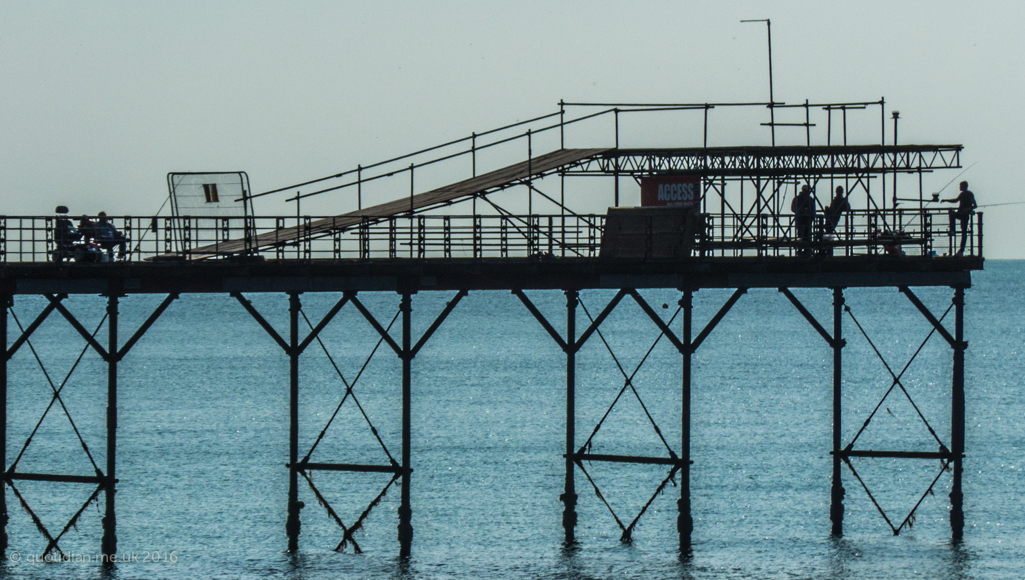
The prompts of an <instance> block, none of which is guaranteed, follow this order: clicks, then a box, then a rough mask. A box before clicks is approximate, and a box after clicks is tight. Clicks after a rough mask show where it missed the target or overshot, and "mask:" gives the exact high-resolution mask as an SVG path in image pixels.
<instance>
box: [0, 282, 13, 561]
mask: <svg viewBox="0 0 1025 580" xmlns="http://www.w3.org/2000/svg"><path fill="white" fill-rule="evenodd" d="M10 305H11V297H10V296H6V295H0V308H3V314H0V338H2V339H3V342H0V346H3V350H2V351H0V467H2V468H3V470H4V471H7V308H8V307H9V306H10ZM6 559H7V484H6V483H4V482H3V481H0V560H6Z"/></svg>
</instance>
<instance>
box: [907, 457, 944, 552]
mask: <svg viewBox="0 0 1025 580" xmlns="http://www.w3.org/2000/svg"><path fill="white" fill-rule="evenodd" d="M948 465H950V460H949V459H948V460H946V461H944V462H943V467H941V468H940V472H939V473H937V474H936V477H934V478H933V479H932V483H930V484H929V489H927V490H925V493H923V494H922V497H920V498H918V502H917V503H916V504H915V507H913V508H911V511H910V512H909V513H908V517H906V518H904V521H903V522H901V523H900V526H899V527H898V528H897V533H898V534H899V533H900V531H901V530H902V529H904V525H905V524H907V526H908V529H909V530H910V529H911V528H913V527H915V511H916V510H918V506H920V505H922V502H923V501H925V496H927V495H932V488H933V486H935V485H936V482H937V481H939V479H940V476H941V475H943V473H944V472H946V471H947V466H948Z"/></svg>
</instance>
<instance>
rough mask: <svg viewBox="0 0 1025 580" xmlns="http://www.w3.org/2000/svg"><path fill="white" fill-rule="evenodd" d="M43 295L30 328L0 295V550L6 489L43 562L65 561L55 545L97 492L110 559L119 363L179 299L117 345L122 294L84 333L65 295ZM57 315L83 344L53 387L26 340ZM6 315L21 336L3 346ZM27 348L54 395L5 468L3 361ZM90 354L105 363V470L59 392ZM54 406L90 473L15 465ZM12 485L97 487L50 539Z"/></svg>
mask: <svg viewBox="0 0 1025 580" xmlns="http://www.w3.org/2000/svg"><path fill="white" fill-rule="evenodd" d="M44 297H45V298H46V299H47V301H48V303H47V305H46V306H45V307H44V308H43V309H42V311H40V313H39V314H38V315H37V316H36V317H35V319H34V320H33V321H32V322H31V323H30V324H29V325H28V326H23V325H22V323H21V321H20V320H19V319H18V316H17V314H16V313H15V311H14V304H13V300H12V299H11V298H10V297H3V303H4V307H5V312H4V315H3V316H0V334H2V335H3V337H4V345H5V349H4V352H3V356H2V357H0V361H2V368H0V375H2V379H0V380H2V383H0V410H2V416H0V454H2V455H0V459H2V460H3V464H4V474H3V479H4V486H0V509H2V511H0V552H2V553H6V549H7V546H8V536H7V523H8V514H7V504H6V498H5V489H6V486H9V487H10V488H11V491H12V492H13V493H14V495H15V497H16V498H17V499H18V502H19V504H20V505H21V507H22V509H23V510H25V512H26V513H27V514H28V515H29V517H30V518H31V520H32V522H33V524H34V525H35V527H36V529H37V530H38V531H39V533H40V534H41V535H42V536H43V537H44V538H45V539H46V541H47V544H46V548H45V550H44V551H43V554H42V556H41V557H42V558H48V557H51V558H52V557H53V556H52V554H56V557H58V558H61V559H63V558H65V555H64V552H63V551H62V550H61V548H60V545H59V542H60V540H61V538H63V537H64V535H65V534H66V533H67V532H68V531H69V530H70V529H71V528H73V527H76V525H77V523H78V519H79V517H80V516H81V515H82V513H83V512H84V511H85V509H86V508H87V507H88V506H89V505H91V504H92V503H93V502H94V501H97V500H98V498H99V496H100V492H104V503H105V513H104V517H103V520H102V524H103V538H102V541H101V549H102V552H103V554H104V555H105V556H108V557H110V556H113V555H114V554H116V552H117V530H116V511H115V502H114V498H115V487H116V484H117V482H118V480H117V478H116V477H115V468H116V461H115V458H116V449H117V439H116V435H117V365H118V363H119V362H120V361H121V360H122V359H124V358H125V356H126V355H127V354H128V352H129V351H130V350H131V349H132V347H133V346H135V344H136V343H137V342H138V341H139V339H140V338H142V336H143V335H144V334H145V333H146V331H147V330H149V328H150V326H152V325H153V323H154V322H156V321H157V319H158V318H159V317H160V315H161V314H163V312H164V311H165V310H166V309H167V307H168V306H170V305H171V303H172V302H173V301H174V300H175V299H177V298H178V294H170V295H168V296H167V297H166V298H165V299H164V300H163V302H161V303H160V305H159V306H158V307H157V308H156V309H155V310H154V311H153V312H152V313H151V314H150V316H149V317H148V318H147V319H146V320H145V321H144V322H143V323H142V325H141V326H140V327H139V328H138V329H137V330H136V331H135V333H134V334H133V335H132V336H131V338H129V339H128V341H127V342H125V343H124V344H123V345H121V346H120V347H119V346H118V299H119V297H120V294H118V293H115V292H111V293H109V294H107V309H106V314H105V315H104V316H103V318H102V319H101V320H100V322H99V323H98V324H97V326H96V328H95V330H93V331H92V332H90V331H89V330H88V329H86V328H85V327H84V326H83V325H82V323H81V322H79V321H78V319H77V318H75V316H74V315H73V314H72V313H71V312H70V311H69V310H68V309H67V307H66V306H65V305H64V304H63V301H64V299H65V298H66V297H67V296H66V295H65V294H57V295H54V294H46V295H44ZM55 311H56V312H58V313H60V315H61V316H62V317H64V318H65V320H67V322H68V323H69V324H70V325H71V327H72V328H74V329H75V331H76V332H78V333H79V334H80V335H81V337H82V338H83V339H84V340H85V343H86V344H85V346H84V347H83V348H82V350H81V352H79V354H78V357H77V358H76V359H75V362H74V363H73V364H72V366H71V368H70V370H68V372H67V373H66V374H65V376H64V378H63V380H61V381H60V383H59V384H58V383H56V382H55V381H54V379H53V378H52V377H51V373H50V372H49V371H48V370H47V368H46V365H45V364H44V362H43V360H42V358H41V357H40V355H39V353H38V351H37V350H36V349H35V347H34V346H33V345H32V342H31V340H30V337H31V336H32V334H33V333H34V332H35V331H36V330H37V329H38V328H39V326H40V325H41V324H42V323H43V322H44V321H45V320H46V319H47V318H48V317H49V316H50V315H51V314H52V313H53V312H55ZM8 315H9V316H10V318H11V319H12V320H13V321H14V323H15V325H16V326H17V327H18V331H19V332H20V334H19V336H18V337H17V338H16V339H15V341H14V342H13V343H12V344H11V346H9V347H7V346H6V344H7V338H6V337H7V331H8ZM104 323H106V325H107V331H108V343H107V347H106V348H104V346H103V345H101V344H100V343H99V342H98V341H97V340H96V335H97V334H98V333H99V332H100V329H101V328H102V327H103V325H104ZM22 346H27V347H28V349H29V351H30V352H31V353H32V356H33V358H35V360H36V363H37V364H38V366H39V369H40V372H41V373H42V374H43V377H44V378H45V379H46V382H47V384H48V385H49V386H50V390H51V391H52V396H51V398H50V403H49V404H48V405H47V406H46V409H45V410H44V411H43V413H42V415H41V416H40V417H39V420H38V421H37V422H36V424H35V427H34V428H33V429H32V431H31V432H30V433H29V436H28V438H27V439H26V440H25V442H24V444H22V446H21V449H20V450H19V452H18V455H17V457H15V459H14V461H13V462H12V463H11V464H10V465H7V459H6V451H5V449H6V442H7V362H8V361H9V360H10V359H11V358H12V357H13V356H14V354H15V353H16V352H17V351H18V350H19V349H20V348H21V347H22ZM90 348H91V349H92V350H94V351H95V352H96V353H97V354H98V355H99V356H100V358H101V359H103V361H104V362H106V363H107V417H106V419H107V438H106V460H107V461H106V466H105V467H106V469H105V470H104V469H101V467H100V465H99V464H98V463H97V462H96V460H95V459H94V458H93V455H92V452H91V451H90V450H89V445H88V444H87V443H86V441H85V439H84V438H83V436H82V434H81V432H80V431H79V430H78V427H77V426H76V424H75V421H74V419H73V418H72V417H71V412H70V411H69V410H68V408H67V406H66V405H65V404H64V400H63V399H62V398H61V393H62V392H63V391H64V389H65V387H66V386H67V385H68V381H69V380H70V379H71V376H72V375H73V374H74V372H75V370H76V369H77V368H78V366H79V363H80V362H81V361H82V358H83V357H84V356H85V354H86V353H87V352H88V351H89V349H90ZM54 406H59V407H60V409H61V411H62V412H63V415H64V417H65V418H66V419H67V420H68V423H69V425H70V426H71V429H72V431H73V432H74V434H75V437H76V438H77V439H78V443H79V445H80V447H81V448H82V452H83V453H84V454H85V456H86V457H87V458H88V460H89V463H90V464H91V465H92V467H93V472H94V474H93V475H68V474H55V473H24V472H19V471H18V470H17V468H18V463H19V462H20V461H21V459H22V457H24V455H25V452H26V451H27V450H28V447H29V446H30V445H31V444H32V441H33V438H34V437H35V435H36V433H37V432H38V430H39V427H40V426H41V425H42V423H43V420H44V419H46V417H47V415H48V414H49V413H50V410H51V409H53V408H54ZM15 481H48V482H55V483H85V484H90V485H95V486H96V487H95V489H94V490H93V492H92V493H91V494H90V495H89V498H88V499H87V500H86V501H85V503H83V504H82V506H81V507H80V508H79V509H78V510H77V511H76V512H75V513H74V515H72V516H71V518H70V519H69V520H68V521H67V523H66V524H65V525H64V526H63V527H62V528H61V531H60V532H59V533H58V534H57V535H53V534H52V533H51V532H50V531H49V529H48V528H47V527H46V525H45V524H44V523H43V522H42V520H41V519H40V518H39V516H38V515H37V514H36V513H35V512H34V511H33V510H32V508H31V506H30V505H29V504H28V502H27V501H26V500H25V498H24V496H22V494H21V492H20V491H19V490H18V488H17V486H16V485H15V483H14V482H15Z"/></svg>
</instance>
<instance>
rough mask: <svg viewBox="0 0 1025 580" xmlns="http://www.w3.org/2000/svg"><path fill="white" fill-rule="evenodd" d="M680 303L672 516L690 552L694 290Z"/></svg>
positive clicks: (682, 544)
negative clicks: (676, 484)
mask: <svg viewBox="0 0 1025 580" xmlns="http://www.w3.org/2000/svg"><path fill="white" fill-rule="evenodd" d="M680 306H682V307H683V347H684V349H683V393H682V397H681V405H680V407H681V412H680V421H681V430H680V499H679V500H678V501H677V503H676V505H677V508H678V509H679V512H680V514H679V515H678V516H677V518H676V530H677V531H678V532H679V533H680V554H687V553H689V552H690V539H691V532H693V531H694V519H693V518H692V517H691V515H690V374H691V355H693V354H694V349H693V346H692V344H691V340H692V334H691V331H692V328H691V327H692V324H693V321H692V319H691V315H692V313H693V306H694V291H693V290H692V289H690V288H687V289H686V290H684V291H683V297H682V298H681V299H680Z"/></svg>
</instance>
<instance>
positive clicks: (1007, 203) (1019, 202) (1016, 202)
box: [976, 201, 1025, 207]
mask: <svg viewBox="0 0 1025 580" xmlns="http://www.w3.org/2000/svg"><path fill="white" fill-rule="evenodd" d="M1023 204H1025V201H1009V202H1006V203H986V204H983V205H979V206H976V207H997V206H999V205H1023Z"/></svg>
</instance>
